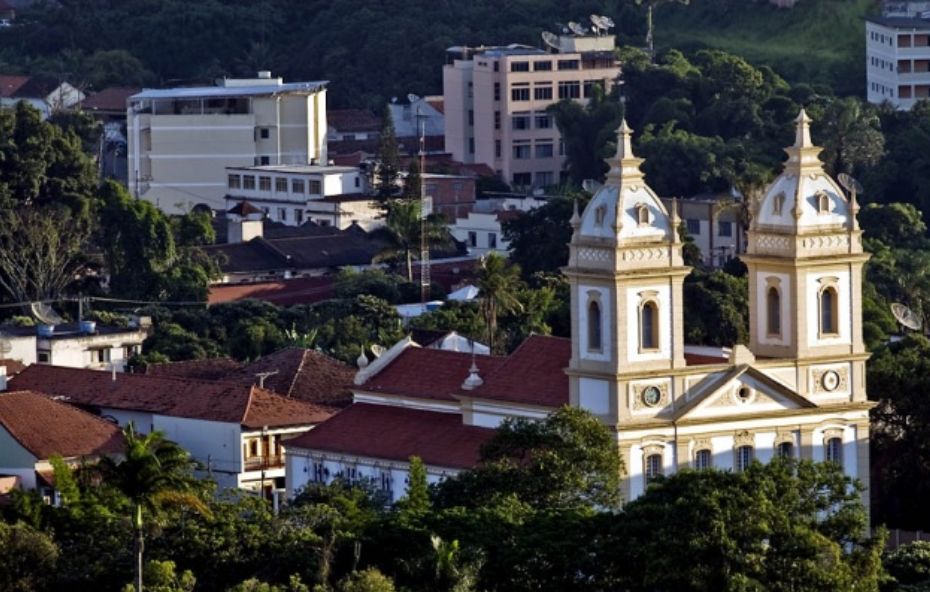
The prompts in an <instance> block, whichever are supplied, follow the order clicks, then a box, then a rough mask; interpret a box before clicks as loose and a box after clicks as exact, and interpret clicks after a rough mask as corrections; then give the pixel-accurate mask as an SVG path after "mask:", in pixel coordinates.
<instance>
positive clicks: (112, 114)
mask: <svg viewBox="0 0 930 592" xmlns="http://www.w3.org/2000/svg"><path fill="white" fill-rule="evenodd" d="M140 92H142V89H141V88H139V87H137V86H109V87H107V88H105V89H103V90H101V91H99V92H95V93H91V94H89V95H87V96H86V97H84V99H83V100H82V101H81V103H80V105H81V110H82V111H85V112H86V113H89V114H91V115H93V116H94V117H96V118H97V119H99V120H101V121H104V122H108V121H119V122H122V123H123V124H125V123H126V105H128V104H129V98H130V97H132V96H133V95H136V94H139V93H140Z"/></svg>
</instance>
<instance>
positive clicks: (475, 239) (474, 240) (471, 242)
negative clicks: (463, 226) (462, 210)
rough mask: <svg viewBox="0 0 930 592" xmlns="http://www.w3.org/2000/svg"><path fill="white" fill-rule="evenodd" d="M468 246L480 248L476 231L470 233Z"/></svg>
mask: <svg viewBox="0 0 930 592" xmlns="http://www.w3.org/2000/svg"><path fill="white" fill-rule="evenodd" d="M468 246H469V247H477V246H478V233H477V232H475V231H474V230H469V231H468Z"/></svg>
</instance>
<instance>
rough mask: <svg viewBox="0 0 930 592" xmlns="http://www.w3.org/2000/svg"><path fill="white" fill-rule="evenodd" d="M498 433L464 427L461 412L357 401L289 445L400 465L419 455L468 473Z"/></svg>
mask: <svg viewBox="0 0 930 592" xmlns="http://www.w3.org/2000/svg"><path fill="white" fill-rule="evenodd" d="M494 433H495V430H492V429H488V428H479V427H475V426H468V425H464V424H463V423H462V416H461V415H459V414H456V413H435V412H432V411H420V410H415V409H405V408H401V407H391V406H387V405H366V404H363V403H356V404H354V405H352V406H351V407H349V408H347V409H345V410H343V411H340V412H339V413H337V414H336V415H334V416H333V417H332V419H330V420H329V421H327V422H326V423H324V424H322V425H320V426H318V427H316V428H314V429H312V430H310V431H309V432H307V433H305V434H301V435H300V436H297V437H296V438H294V439H292V440H288V441H287V442H286V443H285V447H286V448H302V449H307V450H319V451H323V452H338V453H342V454H352V455H358V456H367V457H372V458H380V459H385V460H394V461H406V460H408V459H409V458H410V457H411V456H419V457H420V458H421V459H423V462H424V463H426V464H428V465H433V466H439V467H449V468H456V469H466V468H470V467H473V466H475V465H476V464H477V462H478V460H479V452H480V449H481V445H482V444H484V443H485V442H487V441H488V439H490V438H491V437H492V436H493V435H494Z"/></svg>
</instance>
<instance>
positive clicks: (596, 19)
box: [591, 14, 610, 35]
mask: <svg viewBox="0 0 930 592" xmlns="http://www.w3.org/2000/svg"><path fill="white" fill-rule="evenodd" d="M606 19H607V17H606V16H599V15H596V14H592V15H591V24H592V25H594V32H595V33H597V34H598V35H600V34H601V32H602V31H603V32H604V33H606V32H607V29H609V28H610V27H608V26H607V20H606Z"/></svg>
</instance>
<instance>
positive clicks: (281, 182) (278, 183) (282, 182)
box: [274, 177, 287, 193]
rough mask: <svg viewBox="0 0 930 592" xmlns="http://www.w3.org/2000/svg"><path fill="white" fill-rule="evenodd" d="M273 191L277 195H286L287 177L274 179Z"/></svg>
mask: <svg viewBox="0 0 930 592" xmlns="http://www.w3.org/2000/svg"><path fill="white" fill-rule="evenodd" d="M274 190H275V192H277V193H287V177H275V180H274Z"/></svg>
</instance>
